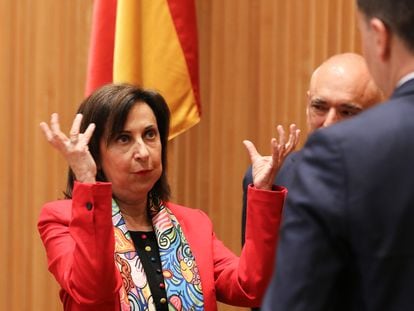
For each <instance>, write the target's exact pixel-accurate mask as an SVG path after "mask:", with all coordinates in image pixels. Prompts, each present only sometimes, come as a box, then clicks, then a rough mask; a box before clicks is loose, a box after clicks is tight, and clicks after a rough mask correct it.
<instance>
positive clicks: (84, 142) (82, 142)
mask: <svg viewBox="0 0 414 311" xmlns="http://www.w3.org/2000/svg"><path fill="white" fill-rule="evenodd" d="M81 122H82V114H77V115H76V117H75V119H74V120H73V123H72V128H71V130H70V133H69V137H67V136H66V135H65V134H64V133H63V132H62V131H61V130H60V125H59V117H58V114H57V113H53V114H52V116H51V117H50V127H49V125H48V124H47V123H46V122H41V123H40V128H41V129H42V131H43V134H44V135H45V137H46V139H47V141H48V142H49V143H50V144H51V145H52V146H53V147H54V148H56V149H57V150H58V151H59V152H60V153H61V154H62V155H63V156H64V158H65V159H66V161H67V162H68V164H69V166H70V168H71V169H72V171H73V173H74V174H75V178H76V180H77V181H79V182H83V183H95V182H96V163H95V161H94V159H93V157H92V155H91V153H90V152H89V148H88V143H89V140H90V139H91V137H92V134H93V131H94V130H95V124H93V123H91V124H89V126H88V128H87V129H86V131H85V132H84V133H79V130H80V125H81Z"/></svg>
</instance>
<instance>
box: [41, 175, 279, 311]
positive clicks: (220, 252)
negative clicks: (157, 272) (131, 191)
mask: <svg viewBox="0 0 414 311" xmlns="http://www.w3.org/2000/svg"><path fill="white" fill-rule="evenodd" d="M278 190H280V191H272V192H271V191H261V190H255V189H253V188H249V194H248V204H249V209H248V211H249V212H248V213H249V215H248V220H247V227H246V230H247V231H246V244H245V247H244V249H243V251H242V256H241V257H240V259H239V257H237V256H236V255H235V254H233V253H232V252H231V251H230V250H229V249H228V248H226V247H225V246H224V245H223V243H222V242H221V241H220V240H219V239H217V237H216V236H215V234H214V231H213V226H212V223H211V221H210V219H209V218H208V216H207V215H206V214H205V213H204V212H202V211H200V210H196V209H190V208H186V207H183V206H179V205H176V204H172V203H168V207H169V208H170V209H171V211H172V212H173V213H174V215H175V216H176V218H177V220H178V221H179V223H180V224H181V226H182V229H183V232H184V235H185V237H186V238H187V241H188V243H189V245H190V247H191V250H192V252H193V254H194V256H195V258H196V261H197V266H198V268H199V273H200V278H201V282H202V289H203V295H204V307H205V308H204V309H205V310H206V311H216V310H217V302H216V299H217V300H220V301H222V302H225V303H228V304H232V305H238V306H246V307H252V306H258V305H260V303H261V300H262V297H263V295H264V291H265V288H266V286H267V284H268V282H269V279H270V277H271V274H272V269H273V260H274V254H275V248H276V241H277V235H278V234H277V233H278V230H279V223H280V217H281V210H282V206H283V202H284V199H285V195H286V192H287V191H286V189H284V188H280V189H278ZM88 203H91V204H92V209H91V210H88V209H87V206H88ZM38 228H39V232H40V236H41V238H42V240H43V244H44V245H45V248H46V253H47V258H48V265H49V271H50V272H51V273H52V274H53V275H54V276H55V278H56V280H57V281H58V283H59V284H60V286H61V287H62V290H61V292H60V297H61V299H62V302H63V304H64V309H65V310H71V311H78V310H79V311H80V310H88V311H89V310H105V311H106V310H119V296H118V290H119V288H120V286H121V282H122V280H121V277H120V273H119V272H118V271H117V269H116V266H115V263H114V235H113V226H112V219H111V184H110V183H98V184H94V185H91V184H79V183H75V187H74V192H73V200H72V201H71V200H60V201H55V202H50V203H47V204H45V206H44V207H43V209H42V212H41V215H40V218H39V223H38ZM253 237H254V238H253ZM249 260H250V262H249Z"/></svg>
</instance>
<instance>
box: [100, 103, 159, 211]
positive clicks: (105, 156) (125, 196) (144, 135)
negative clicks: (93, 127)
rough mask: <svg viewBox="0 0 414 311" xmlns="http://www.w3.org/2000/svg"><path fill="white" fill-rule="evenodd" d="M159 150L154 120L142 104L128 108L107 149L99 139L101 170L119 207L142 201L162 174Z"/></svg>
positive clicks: (149, 110)
mask: <svg viewBox="0 0 414 311" xmlns="http://www.w3.org/2000/svg"><path fill="white" fill-rule="evenodd" d="M161 149H162V146H161V139H160V134H159V132H158V127H157V120H156V118H155V115H154V113H153V112H152V110H151V108H150V107H149V106H148V105H147V104H146V103H143V102H138V103H137V104H135V106H133V107H132V108H131V110H130V112H129V114H128V117H127V120H126V122H125V126H124V129H123V131H122V132H121V133H120V134H119V135H118V136H117V137H115V139H114V140H113V141H111V142H110V143H109V145H107V144H106V138H105V137H104V138H102V140H101V142H100V152H101V169H102V170H103V172H104V173H105V176H106V178H107V179H108V181H110V182H112V191H113V193H114V195H115V197H116V198H117V200H118V201H119V203H126V204H137V203H139V202H142V201H143V200H146V198H147V194H148V192H149V191H150V190H151V189H152V187H153V186H154V184H155V183H156V182H157V180H158V179H159V178H160V176H161V173H162V162H161Z"/></svg>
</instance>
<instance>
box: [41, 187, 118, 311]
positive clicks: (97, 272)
mask: <svg viewBox="0 0 414 311" xmlns="http://www.w3.org/2000/svg"><path fill="white" fill-rule="evenodd" d="M111 196H112V190H111V184H110V183H96V184H82V183H77V182H75V185H74V190H73V199H72V201H69V200H61V201H56V202H51V203H47V204H45V206H44V207H43V209H42V211H41V214H40V219H39V222H38V229H39V233H40V236H41V239H42V241H43V244H44V246H45V249H46V253H47V259H48V266H49V271H50V272H51V273H52V274H53V275H54V276H55V278H56V280H57V281H58V283H59V284H60V286H61V287H62V289H63V290H64V291H65V292H66V293H67V294H69V295H70V297H71V298H73V299H74V300H75V302H77V303H78V304H87V305H92V304H101V303H105V302H111V301H112V302H114V303H115V302H116V301H119V298H118V290H119V288H120V286H121V277H120V275H119V273H117V270H116V266H115V262H114V244H115V243H114V233H113V226H112V216H111V200H112V198H111ZM65 203H66V204H65ZM70 205H71V206H70ZM115 304H116V303H115Z"/></svg>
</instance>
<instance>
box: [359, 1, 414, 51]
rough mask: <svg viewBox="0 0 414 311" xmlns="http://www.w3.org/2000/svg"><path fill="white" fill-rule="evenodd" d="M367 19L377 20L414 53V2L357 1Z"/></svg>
mask: <svg viewBox="0 0 414 311" xmlns="http://www.w3.org/2000/svg"><path fill="white" fill-rule="evenodd" d="M357 3H358V8H359V10H360V11H361V12H362V13H364V14H365V16H366V17H367V18H373V17H376V18H379V19H380V20H382V21H383V22H384V23H385V24H386V25H387V27H388V28H389V29H390V30H391V31H392V32H394V33H395V34H396V35H397V36H398V37H399V38H400V39H401V40H402V41H403V42H404V43H405V44H406V46H407V48H408V49H409V50H411V51H412V52H414V0H357Z"/></svg>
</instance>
